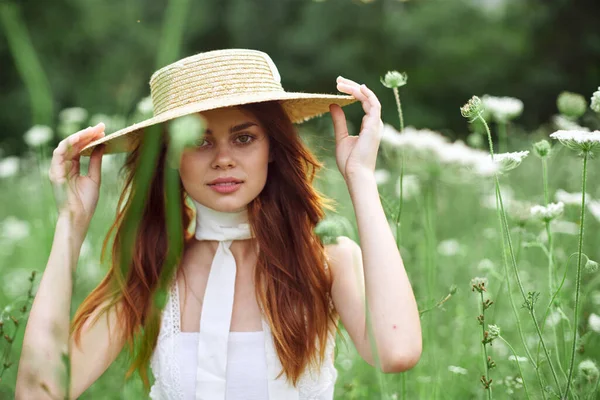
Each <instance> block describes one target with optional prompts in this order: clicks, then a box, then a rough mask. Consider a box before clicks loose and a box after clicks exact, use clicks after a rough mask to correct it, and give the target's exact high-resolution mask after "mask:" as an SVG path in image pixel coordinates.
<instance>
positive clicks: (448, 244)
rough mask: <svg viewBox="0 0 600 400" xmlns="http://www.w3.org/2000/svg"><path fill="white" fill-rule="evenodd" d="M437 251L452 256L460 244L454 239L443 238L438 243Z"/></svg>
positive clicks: (458, 250) (457, 250)
mask: <svg viewBox="0 0 600 400" xmlns="http://www.w3.org/2000/svg"><path fill="white" fill-rule="evenodd" d="M437 250H438V253H440V254H441V255H444V256H453V255H456V254H458V253H459V252H460V250H461V246H460V243H459V242H458V241H457V240H456V239H448V240H443V241H441V242H440V243H439V244H438V248H437Z"/></svg>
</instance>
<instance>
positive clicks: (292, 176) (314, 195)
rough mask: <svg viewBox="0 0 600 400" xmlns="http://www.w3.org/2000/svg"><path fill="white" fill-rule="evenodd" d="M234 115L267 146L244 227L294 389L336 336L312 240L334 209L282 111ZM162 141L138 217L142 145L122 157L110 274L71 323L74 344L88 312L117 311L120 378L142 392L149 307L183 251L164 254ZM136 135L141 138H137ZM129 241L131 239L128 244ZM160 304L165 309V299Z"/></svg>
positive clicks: (318, 249) (188, 215)
mask: <svg viewBox="0 0 600 400" xmlns="http://www.w3.org/2000/svg"><path fill="white" fill-rule="evenodd" d="M239 107H240V108H241V109H242V110H246V111H249V112H251V113H252V114H253V115H254V116H255V117H256V118H257V119H258V120H259V121H260V123H261V124H262V126H263V127H264V128H265V130H266V133H267V136H268V137H269V141H270V152H271V155H272V157H273V162H272V163H271V164H270V165H269V170H268V176H267V181H266V184H265V187H264V189H263V190H262V192H261V193H260V194H259V195H258V196H257V197H256V198H255V199H254V200H253V201H251V202H250V203H249V204H248V217H249V223H250V226H251V229H252V231H253V232H254V235H255V237H256V240H257V242H258V245H259V246H258V247H259V254H258V260H257V265H256V273H255V277H254V279H255V283H256V292H255V295H256V299H257V302H258V303H259V305H260V306H262V308H263V309H264V310H265V314H266V315H265V316H266V319H267V321H268V323H269V325H270V327H271V330H272V333H273V338H274V345H275V349H276V351H277V354H278V356H279V359H280V360H281V364H282V366H283V370H282V372H281V373H285V374H286V377H287V379H288V380H291V382H292V384H293V385H297V382H298V380H299V378H300V376H301V375H302V373H303V371H304V370H305V368H306V367H307V366H308V365H309V364H310V365H313V366H316V367H318V365H319V364H321V363H322V362H323V361H324V357H325V348H326V344H327V340H328V334H329V333H330V332H332V331H331V326H334V327H335V328H336V329H337V330H338V331H339V328H338V327H337V318H338V317H339V315H338V314H337V312H336V310H335V309H334V308H333V307H332V306H331V305H332V301H331V285H332V276H331V273H330V271H329V270H327V269H326V268H325V267H324V265H325V259H326V256H325V249H324V245H323V242H322V241H321V239H320V238H319V237H318V236H317V235H316V234H315V232H314V228H315V226H316V225H317V223H318V222H319V221H320V220H321V219H323V218H324V212H323V208H327V209H330V210H333V207H332V205H331V204H332V201H331V200H330V199H327V198H325V197H324V196H322V195H321V194H320V193H318V192H317V191H316V190H315V189H314V188H313V186H312V182H313V180H314V177H315V174H316V172H317V171H318V170H319V169H320V168H322V166H323V165H322V164H321V163H320V162H319V161H318V160H317V159H316V158H315V157H314V156H313V155H312V153H311V152H310V151H309V150H308V148H307V147H306V146H305V145H304V144H303V142H302V140H301V139H300V137H299V135H298V133H297V131H296V128H295V127H294V125H293V124H292V122H291V121H290V119H289V117H288V116H287V114H286V113H285V111H284V109H283V107H282V106H281V104H280V103H279V102H275V101H272V102H261V103H252V104H246V105H242V106H239ZM166 133H167V127H166V124H163V126H162V135H160V145H159V153H158V156H157V157H156V162H155V166H154V169H153V176H152V177H151V178H149V179H151V180H150V182H149V186H148V188H147V197H146V198H145V200H144V201H143V203H142V205H141V207H140V208H141V210H139V209H137V210H136V207H135V206H134V207H132V203H133V202H134V197H135V196H134V195H133V194H135V193H137V192H138V191H140V186H143V183H140V180H138V179H135V178H136V177H137V175H139V174H140V173H141V172H140V170H141V169H140V168H138V166H139V162H140V158H141V155H142V152H141V150H140V146H137V147H136V148H135V149H134V150H133V151H131V152H130V153H129V154H128V157H127V159H126V161H125V164H124V165H123V168H122V172H123V171H124V172H125V182H124V189H123V191H122V193H121V196H120V198H119V202H118V208H117V215H116V219H115V221H114V223H113V225H112V226H111V228H110V229H109V231H108V234H107V235H106V238H105V240H104V243H103V246H102V256H101V261H102V260H103V259H104V256H105V252H106V248H107V243H108V241H109V239H110V237H111V235H112V233H113V232H115V240H114V243H113V246H112V263H111V267H110V269H109V271H108V273H107V275H106V276H105V277H104V279H103V280H102V281H101V282H100V284H99V285H98V286H97V287H96V288H95V289H94V290H93V291H92V292H91V293H90V294H89V295H88V296H87V297H86V299H85V300H84V301H83V302H82V303H81V305H80V306H79V308H78V309H77V312H76V313H75V317H74V319H73V322H72V325H71V333H72V334H74V338H75V343H77V344H78V345H79V343H80V338H81V332H82V328H83V326H84V324H85V323H86V321H88V319H89V318H90V317H91V315H92V313H93V312H94V311H95V310H96V309H97V308H98V307H100V306H102V305H103V304H104V306H103V307H102V309H101V311H100V312H99V313H98V314H97V317H96V318H95V320H97V318H98V317H99V316H100V315H101V314H102V313H104V312H106V311H107V310H108V309H109V308H110V307H112V306H118V307H115V309H116V312H117V318H118V321H119V325H120V326H121V327H122V332H123V338H124V339H125V341H126V343H127V344H128V349H129V354H130V356H131V358H132V362H131V364H130V367H129V369H128V371H127V374H126V377H127V378H129V377H130V376H131V374H132V373H133V372H134V371H135V370H138V372H139V374H140V377H141V378H142V381H143V383H144V386H145V388H146V389H147V390H148V389H149V386H150V384H149V380H148V361H149V360H150V358H151V356H152V352H153V351H154V347H155V346H156V342H157V338H158V333H159V329H160V318H161V304H160V303H161V302H158V303H157V302H155V301H153V299H154V298H155V296H156V295H157V294H160V293H161V291H162V294H163V297H164V285H163V284H162V283H164V282H169V281H170V280H171V279H172V278H173V276H174V273H173V272H172V271H174V270H175V269H176V267H177V265H178V264H179V261H180V260H181V257H182V253H183V250H181V251H179V254H176V257H174V258H173V257H169V254H168V252H169V250H170V251H173V249H179V248H181V247H178V246H177V243H172V242H173V239H170V238H171V236H170V235H167V214H166V207H165V178H164V175H165V161H166V154H167V141H166V140H165V138H166V137H168V135H166ZM140 137H141V138H142V139H144V138H145V136H144V135H143V133H142V135H141V136H140ZM142 141H143V140H142ZM142 141H140V143H142ZM142 189H144V188H143V187H142ZM179 189H180V191H179V193H180V194H181V196H180V210H181V213H180V218H181V220H180V222H181V225H180V227H182V228H183V231H184V232H183V233H182V235H183V236H182V238H180V239H182V240H183V242H184V243H183V244H184V247H185V245H187V244H188V243H189V242H190V241H191V240H192V239H193V233H191V232H189V227H190V223H191V222H192V219H193V217H194V213H195V210H193V209H191V208H190V207H189V206H188V205H187V204H186V201H185V196H186V194H185V192H184V189H183V184H182V183H181V179H179ZM128 193H131V195H129V196H128V195H127V194H128ZM136 212H138V213H141V215H139V223H138V224H137V225H136V226H135V229H134V230H133V231H131V232H130V231H128V230H127V224H126V223H125V222H124V221H128V220H129V219H130V218H131V217H132V215H134V214H135V213H136ZM178 222H179V221H178ZM128 237H131V238H130V239H129V241H128V240H127V238H128ZM127 243H129V246H130V247H128V246H127ZM128 248H131V249H132V250H131V256H130V257H126V258H123V254H124V253H123V252H126V251H127V249H128ZM123 260H128V262H123ZM169 260H170V262H169ZM164 265H166V267H165V266H164ZM165 275H168V276H166V277H165ZM162 303H163V305H164V301H163V302H162ZM330 321H331V322H332V323H333V324H332V325H331V326H330V325H329V322H330ZM332 333H333V332H332ZM281 373H280V375H281Z"/></svg>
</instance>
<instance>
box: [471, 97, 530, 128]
mask: <svg viewBox="0 0 600 400" xmlns="http://www.w3.org/2000/svg"><path fill="white" fill-rule="evenodd" d="M481 100H482V101H483V107H484V108H485V110H486V111H487V112H489V113H490V114H491V115H492V118H493V119H494V120H495V121H497V122H508V121H510V120H512V119H515V118H516V117H518V116H519V115H521V113H522V112H523V102H522V101H521V100H519V99H516V98H514V97H495V96H489V95H487V94H486V95H484V96H483V97H482V98H481Z"/></svg>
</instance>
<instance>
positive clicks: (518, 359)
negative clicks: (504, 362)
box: [508, 355, 528, 362]
mask: <svg viewBox="0 0 600 400" xmlns="http://www.w3.org/2000/svg"><path fill="white" fill-rule="evenodd" d="M527 360H528V358H527V357H521V356H516V357H515V356H514V355H510V356H508V361H517V362H527Z"/></svg>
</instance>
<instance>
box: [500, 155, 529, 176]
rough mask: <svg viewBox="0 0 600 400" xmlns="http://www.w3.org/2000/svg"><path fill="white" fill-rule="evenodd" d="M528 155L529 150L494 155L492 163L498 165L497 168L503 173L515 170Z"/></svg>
mask: <svg viewBox="0 0 600 400" xmlns="http://www.w3.org/2000/svg"><path fill="white" fill-rule="evenodd" d="M528 155H529V150H525V151H515V152H512V153H500V154H494V161H496V163H498V168H499V169H500V171H501V172H503V173H504V172H508V171H510V170H512V169H515V168H517V167H518V166H519V165H521V162H522V161H523V160H524V159H525V157H527V156H528Z"/></svg>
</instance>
